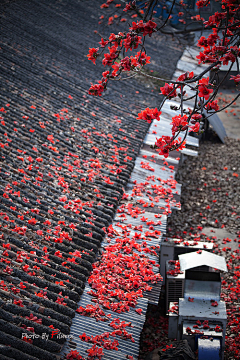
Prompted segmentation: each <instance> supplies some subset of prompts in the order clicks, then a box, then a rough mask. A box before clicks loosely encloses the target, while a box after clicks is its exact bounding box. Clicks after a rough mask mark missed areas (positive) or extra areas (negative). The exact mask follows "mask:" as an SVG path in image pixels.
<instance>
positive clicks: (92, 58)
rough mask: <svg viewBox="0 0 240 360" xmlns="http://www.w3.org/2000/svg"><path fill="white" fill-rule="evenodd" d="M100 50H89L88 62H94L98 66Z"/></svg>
mask: <svg viewBox="0 0 240 360" xmlns="http://www.w3.org/2000/svg"><path fill="white" fill-rule="evenodd" d="M98 50H99V48H89V54H88V56H87V57H88V60H90V61H92V62H93V63H94V64H95V65H96V59H97V57H98V55H99V53H98Z"/></svg>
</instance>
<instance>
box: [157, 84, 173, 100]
mask: <svg viewBox="0 0 240 360" xmlns="http://www.w3.org/2000/svg"><path fill="white" fill-rule="evenodd" d="M160 90H161V94H162V95H164V96H167V97H168V98H169V99H171V98H173V97H175V96H177V93H176V88H175V86H174V85H173V84H170V85H169V84H168V83H165V85H164V86H163V87H160Z"/></svg>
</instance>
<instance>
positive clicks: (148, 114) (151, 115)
mask: <svg viewBox="0 0 240 360" xmlns="http://www.w3.org/2000/svg"><path fill="white" fill-rule="evenodd" d="M161 113H162V112H161V111H158V109H157V108H155V109H149V108H146V109H145V110H143V111H142V112H140V113H139V114H138V117H137V120H146V121H147V122H148V123H151V121H152V120H153V119H156V120H158V121H159V120H160V115H161Z"/></svg>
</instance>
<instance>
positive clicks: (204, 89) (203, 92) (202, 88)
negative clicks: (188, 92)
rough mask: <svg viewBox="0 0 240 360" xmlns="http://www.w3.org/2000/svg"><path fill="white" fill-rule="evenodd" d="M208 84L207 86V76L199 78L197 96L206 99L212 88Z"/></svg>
mask: <svg viewBox="0 0 240 360" xmlns="http://www.w3.org/2000/svg"><path fill="white" fill-rule="evenodd" d="M208 86H209V77H207V78H203V79H200V80H199V85H198V91H199V93H198V96H199V97H203V98H204V99H205V100H208V99H209V96H210V94H211V93H212V92H213V89H209V88H208Z"/></svg>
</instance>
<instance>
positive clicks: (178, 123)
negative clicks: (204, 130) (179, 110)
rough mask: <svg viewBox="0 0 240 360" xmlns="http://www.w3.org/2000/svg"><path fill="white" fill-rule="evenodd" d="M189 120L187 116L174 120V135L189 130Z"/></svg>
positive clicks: (175, 117)
mask: <svg viewBox="0 0 240 360" xmlns="http://www.w3.org/2000/svg"><path fill="white" fill-rule="evenodd" d="M187 119H188V117H187V115H183V116H181V115H177V116H174V117H173V118H172V122H171V125H172V134H173V135H174V134H175V133H176V132H178V131H184V130H186V129H187V125H188V122H187Z"/></svg>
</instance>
